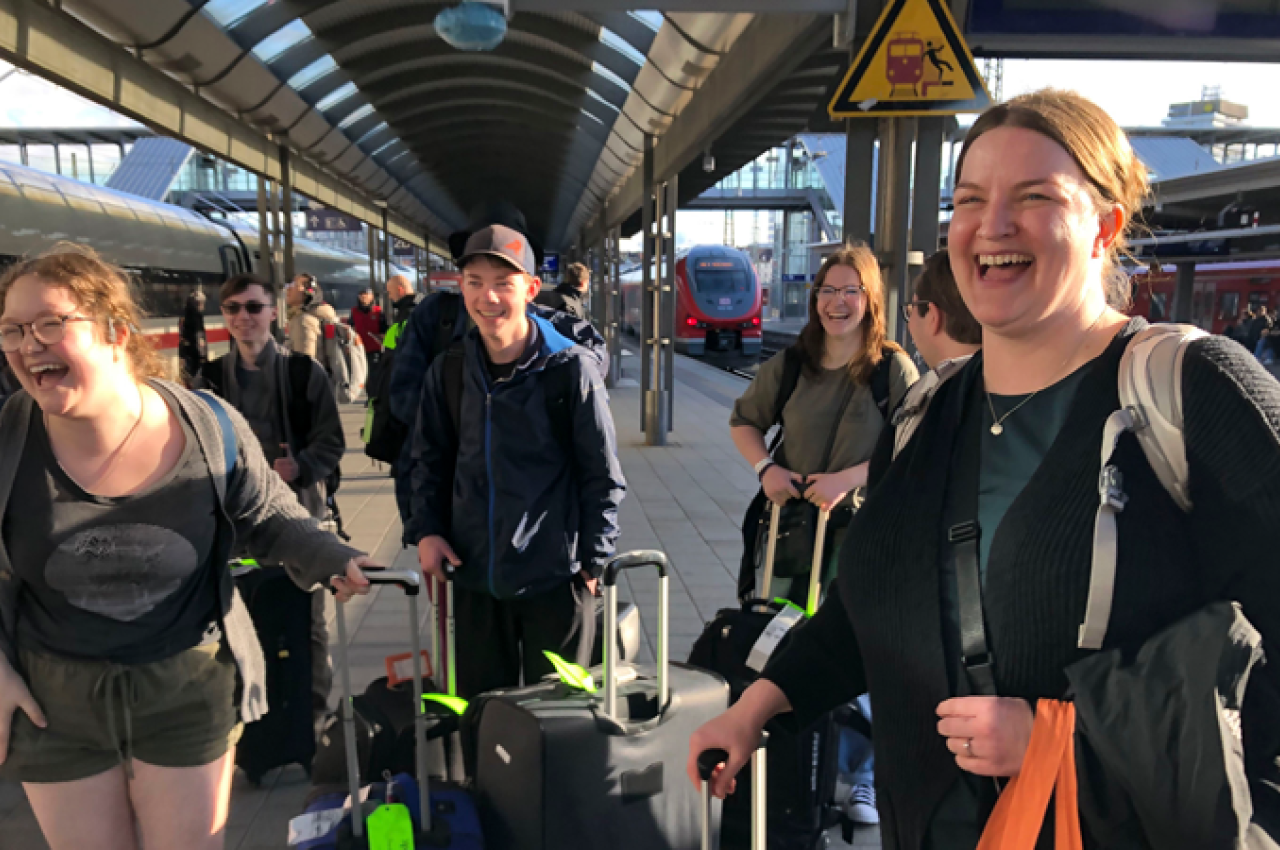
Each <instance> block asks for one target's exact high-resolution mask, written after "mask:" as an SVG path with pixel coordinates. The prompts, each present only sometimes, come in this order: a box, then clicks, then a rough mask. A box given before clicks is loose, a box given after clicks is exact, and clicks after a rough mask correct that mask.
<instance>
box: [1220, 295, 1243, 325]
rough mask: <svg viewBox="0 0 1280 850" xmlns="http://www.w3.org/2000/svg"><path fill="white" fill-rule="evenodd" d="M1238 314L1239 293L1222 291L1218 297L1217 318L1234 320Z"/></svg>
mask: <svg viewBox="0 0 1280 850" xmlns="http://www.w3.org/2000/svg"><path fill="white" fill-rule="evenodd" d="M1239 315H1240V293H1239V292H1224V293H1222V295H1221V297H1219V298H1218V318H1219V319H1227V320H1229V321H1233V322H1234V321H1235V319H1236V316H1239Z"/></svg>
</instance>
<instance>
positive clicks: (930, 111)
mask: <svg viewBox="0 0 1280 850" xmlns="http://www.w3.org/2000/svg"><path fill="white" fill-rule="evenodd" d="M990 105H991V95H989V94H987V88H986V86H985V85H984V84H983V81H982V76H981V75H980V74H979V73H978V69H977V67H976V66H975V65H974V63H973V55H972V54H971V53H969V47H968V45H966V44H965V43H964V39H963V38H961V36H960V30H959V29H958V28H957V27H956V22H955V19H954V18H952V17H951V12H950V10H949V9H947V4H946V2H945V0H891V2H890V3H889V5H888V6H886V7H885V10H884V13H883V14H881V15H880V20H878V21H876V26H875V29H873V30H872V31H871V36H870V37H869V38H868V39H867V42H866V44H865V45H863V47H862V51H861V52H860V53H858V58H857V59H855V60H854V62H853V65H852V66H850V68H849V72H848V73H847V74H846V75H845V78H844V81H843V82H841V83H840V87H839V88H838V89H837V90H836V94H835V97H833V98H832V99H831V105H830V106H829V107H827V111H828V112H829V113H830V115H831V117H832V118H833V119H837V118H863V117H872V116H874V117H877V118H880V117H885V116H895V115H904V116H905V115H955V114H956V113H959V112H981V111H982V110H983V109H986V108H987V107H988V106H990Z"/></svg>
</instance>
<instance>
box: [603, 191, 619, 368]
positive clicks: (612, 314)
mask: <svg viewBox="0 0 1280 850" xmlns="http://www.w3.org/2000/svg"><path fill="white" fill-rule="evenodd" d="M604 220H605V221H608V220H609V217H608V215H607V214H606V216H605V219H604ZM621 266H622V226H621V225H618V226H617V227H614V228H613V229H612V230H610V231H609V256H608V258H607V260H606V267H607V268H608V270H609V304H608V310H609V323H608V336H607V337H605V340H606V343H607V344H608V346H609V374H608V375H606V376H605V381H606V384H605V385H606V386H607V387H609V388H610V389H612V388H613V387H616V386H617V385H618V381H620V380H621V379H622V323H623V308H624V305H623V301H622V280H621Z"/></svg>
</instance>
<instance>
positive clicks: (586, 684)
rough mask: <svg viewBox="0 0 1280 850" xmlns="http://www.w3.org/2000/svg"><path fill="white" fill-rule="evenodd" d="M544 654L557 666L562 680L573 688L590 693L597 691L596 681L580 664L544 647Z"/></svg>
mask: <svg viewBox="0 0 1280 850" xmlns="http://www.w3.org/2000/svg"><path fill="white" fill-rule="evenodd" d="M542 654H543V655H545V656H547V658H548V659H549V660H550V661H551V665H552V666H553V667H555V668H556V674H557V675H558V676H559V677H560V681H562V682H564V683H565V684H566V685H568V686H569V687H571V688H577V689H578V690H580V691H586V692H587V693H589V694H594V693H595V692H596V681H595V679H593V678H592V677H591V674H590V673H588V672H587V671H586V670H585V669H584V668H583V667H582V666H581V665H580V664H574V663H573V662H572V661H565V660H564V659H563V658H561V657H560V656H559V655H556V654H555V653H554V652H552V651H550V650H547V649H544V650H543V651H542Z"/></svg>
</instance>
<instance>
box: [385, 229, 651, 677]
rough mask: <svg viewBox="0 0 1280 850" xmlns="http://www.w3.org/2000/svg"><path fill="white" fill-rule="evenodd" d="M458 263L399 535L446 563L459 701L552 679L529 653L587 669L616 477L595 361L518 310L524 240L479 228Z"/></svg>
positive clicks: (527, 278)
mask: <svg viewBox="0 0 1280 850" xmlns="http://www.w3.org/2000/svg"><path fill="white" fill-rule="evenodd" d="M459 266H460V267H461V268H462V273H463V279H462V295H463V299H464V302H465V305H466V309H467V313H468V314H469V315H470V317H471V320H472V321H473V322H474V325H475V327H473V328H472V329H471V330H470V331H469V332H468V333H467V334H466V336H465V337H464V339H463V340H462V341H460V342H455V343H454V344H453V346H452V347H451V348H450V350H449V351H448V353H447V354H446V355H445V356H443V357H438V358H436V359H435V361H433V362H432V364H431V367H430V369H429V370H428V372H427V376H426V381H425V383H424V386H423V391H422V399H421V404H420V409H419V415H418V417H417V425H416V427H415V430H414V434H413V438H412V439H413V449H412V451H413V456H414V460H415V466H414V472H413V478H412V502H413V506H412V511H411V517H410V521H409V525H408V526H407V528H406V536H407V538H408V539H409V540H411V541H415V542H416V543H417V546H418V559H419V561H420V563H421V564H422V569H423V571H424V572H426V573H427V574H428V575H431V576H435V577H437V578H440V577H442V575H443V573H442V567H443V564H444V563H446V562H448V563H450V564H453V565H454V566H455V567H456V568H457V572H456V588H455V616H456V624H457V646H456V653H457V654H456V658H457V670H458V692H459V694H460V695H461V696H464V697H471V696H474V695H475V694H478V693H481V692H483V691H487V690H492V689H494V688H500V687H512V686H515V685H518V684H520V682H521V681H524V682H526V683H531V682H536V681H537V680H538V679H540V678H541V677H542V676H543V675H544V674H546V673H549V672H551V670H552V667H551V664H550V662H549V661H548V660H547V659H546V657H545V656H544V655H543V650H552V651H553V652H556V653H558V654H561V655H563V656H565V657H567V658H570V659H571V660H576V661H577V662H578V663H580V664H587V663H588V662H589V661H590V657H589V656H590V651H591V648H592V643H593V640H594V632H595V622H596V621H595V599H594V597H595V584H596V579H597V578H598V576H599V574H600V571H601V570H602V569H603V567H604V564H605V562H606V561H607V560H608V559H609V558H610V557H611V556H612V555H613V552H614V544H615V542H616V540H617V534H618V506H619V504H620V503H621V501H622V497H623V494H624V492H625V488H626V482H625V481H624V480H623V476H622V467H621V465H620V464H619V462H618V457H617V440H616V436H615V433H614V427H613V418H612V415H611V414H610V411H609V407H608V399H607V396H606V394H605V390H604V383H603V381H602V379H601V377H600V373H599V370H598V368H597V366H596V359H595V358H594V357H593V356H591V355H590V354H588V353H587V352H586V351H585V350H584V349H582V348H581V347H579V346H577V345H575V344H574V343H573V341H572V340H570V339H568V338H566V337H565V336H563V335H562V334H561V333H560V332H559V331H557V330H556V329H555V327H554V326H553V325H552V323H551V322H550V321H548V320H547V319H546V318H544V317H543V316H542V315H540V314H539V312H538V311H537V310H536V309H534V308H531V307H530V303H531V302H532V300H533V298H534V297H535V296H536V295H537V294H538V290H539V289H540V288H541V281H540V280H539V279H538V278H537V277H536V276H535V275H536V269H537V267H536V265H535V261H534V253H533V249H532V247H531V246H530V245H529V241H528V239H527V238H526V237H525V236H524V235H523V234H522V233H520V232H519V231H516V230H513V229H512V228H509V227H504V226H501V225H493V226H489V227H484V228H482V229H480V230H477V231H476V232H475V233H473V234H472V235H471V237H470V238H469V239H468V240H467V243H466V246H465V250H464V251H463V253H462V256H461V258H460V260H459Z"/></svg>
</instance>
